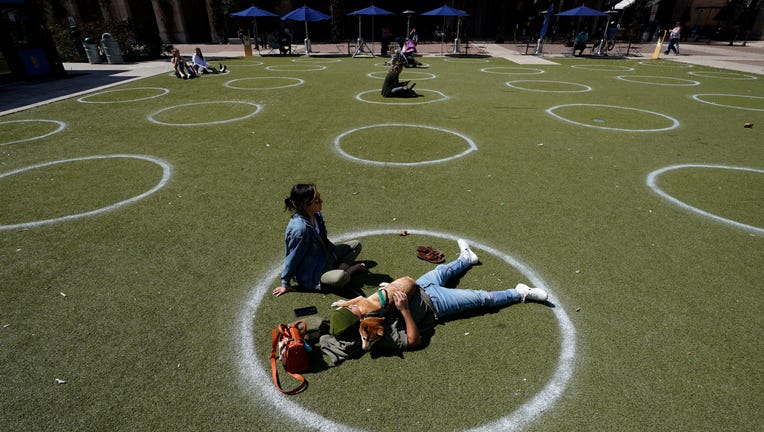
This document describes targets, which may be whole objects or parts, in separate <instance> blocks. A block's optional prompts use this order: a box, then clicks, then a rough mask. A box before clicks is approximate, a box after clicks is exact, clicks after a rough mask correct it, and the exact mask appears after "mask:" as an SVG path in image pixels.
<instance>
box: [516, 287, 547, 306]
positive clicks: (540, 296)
mask: <svg viewBox="0 0 764 432" xmlns="http://www.w3.org/2000/svg"><path fill="white" fill-rule="evenodd" d="M515 291H517V292H518V294H520V302H521V303H525V300H533V301H539V302H543V301H546V299H547V298H549V294H547V292H546V291H544V290H543V289H541V288H531V287H529V286H528V285H526V284H517V286H516V287H515Z"/></svg>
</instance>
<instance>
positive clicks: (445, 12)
mask: <svg viewBox="0 0 764 432" xmlns="http://www.w3.org/2000/svg"><path fill="white" fill-rule="evenodd" d="M421 15H422V16H442V17H443V28H444V29H445V28H446V17H457V18H459V21H458V22H457V27H456V37H457V38H459V26H460V25H461V23H462V21H461V20H462V17H468V16H470V14H468V13H467V12H465V11H463V10H459V9H454V8H452V7H450V6H447V5H443V6H441V7H439V8H437V9H433V10H431V11H427V12H425V13H423V14H421ZM444 33H445V32H444ZM444 37H445V35H444V34H441V35H440V54H441V55H443V39H444Z"/></svg>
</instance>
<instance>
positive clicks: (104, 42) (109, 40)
mask: <svg viewBox="0 0 764 432" xmlns="http://www.w3.org/2000/svg"><path fill="white" fill-rule="evenodd" d="M101 48H102V49H103V52H104V54H106V60H108V61H109V64H119V63H124V62H125V61H124V60H123V59H122V50H120V49H119V43H117V41H116V40H115V39H114V38H113V37H112V36H111V33H104V34H103V35H101Z"/></svg>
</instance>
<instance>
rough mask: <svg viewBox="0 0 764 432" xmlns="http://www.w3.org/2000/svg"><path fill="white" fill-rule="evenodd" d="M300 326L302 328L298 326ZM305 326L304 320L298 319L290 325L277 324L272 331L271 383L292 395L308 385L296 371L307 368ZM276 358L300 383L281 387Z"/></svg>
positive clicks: (282, 391)
mask: <svg viewBox="0 0 764 432" xmlns="http://www.w3.org/2000/svg"><path fill="white" fill-rule="evenodd" d="M301 326H302V329H301V328H300V327H301ZM307 327H308V326H307V325H306V324H305V321H298V322H296V323H294V324H291V325H288V324H279V325H278V327H277V328H275V329H273V331H272V339H273V347H272V349H271V371H272V373H273V383H274V384H275V385H276V388H277V389H279V391H280V392H281V393H284V394H288V395H293V394H296V393H299V392H300V391H301V390H303V389H304V388H305V387H306V386H307V385H308V382H307V381H305V377H303V376H302V375H300V374H299V373H298V372H302V371H304V370H306V369H308V349H307V348H306V344H305V341H304V338H305V331H306V329H307ZM277 358H278V360H279V361H280V362H281V364H283V365H284V370H286V373H288V374H289V375H290V376H292V377H293V378H295V379H297V380H299V381H301V383H300V385H298V386H297V387H296V388H294V389H292V390H284V389H282V388H281V384H280V383H279V377H278V373H277V372H276V359H277Z"/></svg>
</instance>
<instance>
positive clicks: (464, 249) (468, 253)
mask: <svg viewBox="0 0 764 432" xmlns="http://www.w3.org/2000/svg"><path fill="white" fill-rule="evenodd" d="M456 244H457V245H459V256H460V257H464V258H467V261H469V263H470V265H475V264H477V263H478V256H477V255H476V254H475V252H472V249H470V245H469V244H468V243H467V240H464V239H459V240H457V241H456Z"/></svg>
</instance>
